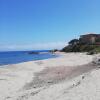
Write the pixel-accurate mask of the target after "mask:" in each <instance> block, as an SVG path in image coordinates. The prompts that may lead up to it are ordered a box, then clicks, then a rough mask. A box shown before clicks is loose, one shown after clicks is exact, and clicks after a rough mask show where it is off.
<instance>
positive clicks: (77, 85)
mask: <svg viewBox="0 0 100 100" xmlns="http://www.w3.org/2000/svg"><path fill="white" fill-rule="evenodd" d="M93 57H94V56H90V55H86V54H81V53H68V54H64V53H63V54H61V56H60V57H58V58H53V59H48V60H40V61H31V62H25V63H20V64H14V65H7V66H3V67H2V66H1V68H0V100H100V70H99V69H98V70H97V69H94V70H93V71H91V72H87V73H82V75H78V74H77V75H78V76H77V77H73V78H72V79H70V80H67V79H66V78H65V77H66V76H67V74H66V73H71V71H72V70H73V68H74V66H75V67H76V66H78V67H80V65H85V64H88V63H90V62H91V61H92V60H93ZM45 68H46V69H45ZM43 70H44V71H43ZM46 71H47V72H46ZM82 71H83V70H82ZM58 72H59V73H58ZM35 73H38V74H35ZM79 74H80V73H79ZM58 75H61V76H58ZM68 75H69V74H68ZM59 77H61V78H62V80H61V79H60V81H58V80H59ZM55 78H58V79H57V81H55V83H53V82H54V80H56V79H55ZM47 81H48V84H47V83H46V82H47ZM51 82H52V83H51ZM34 86H35V87H34Z"/></svg>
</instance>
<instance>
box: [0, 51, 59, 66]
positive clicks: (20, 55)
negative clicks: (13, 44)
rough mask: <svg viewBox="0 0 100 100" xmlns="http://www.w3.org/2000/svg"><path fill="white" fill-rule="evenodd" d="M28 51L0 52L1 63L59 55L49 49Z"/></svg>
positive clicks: (14, 62) (6, 63)
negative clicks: (33, 52) (35, 52)
mask: <svg viewBox="0 0 100 100" xmlns="http://www.w3.org/2000/svg"><path fill="white" fill-rule="evenodd" d="M28 52H29V51H12V52H0V65H8V64H16V63H21V62H27V61H34V60H42V59H48V58H55V57H57V55H52V54H51V53H49V52H48V51H38V52H47V53H40V54H28Z"/></svg>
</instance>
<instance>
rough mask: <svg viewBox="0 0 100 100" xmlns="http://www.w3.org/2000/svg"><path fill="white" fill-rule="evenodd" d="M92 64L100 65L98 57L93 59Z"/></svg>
mask: <svg viewBox="0 0 100 100" xmlns="http://www.w3.org/2000/svg"><path fill="white" fill-rule="evenodd" d="M93 64H96V65H100V56H97V57H95V58H94V60H93Z"/></svg>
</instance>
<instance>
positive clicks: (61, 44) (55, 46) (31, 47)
mask: <svg viewBox="0 0 100 100" xmlns="http://www.w3.org/2000/svg"><path fill="white" fill-rule="evenodd" d="M65 45H67V43H66V42H52V43H37V44H34V43H33V44H20V45H0V51H8V50H11V51H12V50H40V49H61V48H63V47H64V46H65Z"/></svg>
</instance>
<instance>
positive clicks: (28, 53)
mask: <svg viewBox="0 0 100 100" xmlns="http://www.w3.org/2000/svg"><path fill="white" fill-rule="evenodd" d="M28 54H39V52H34V51H32V52H28Z"/></svg>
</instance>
